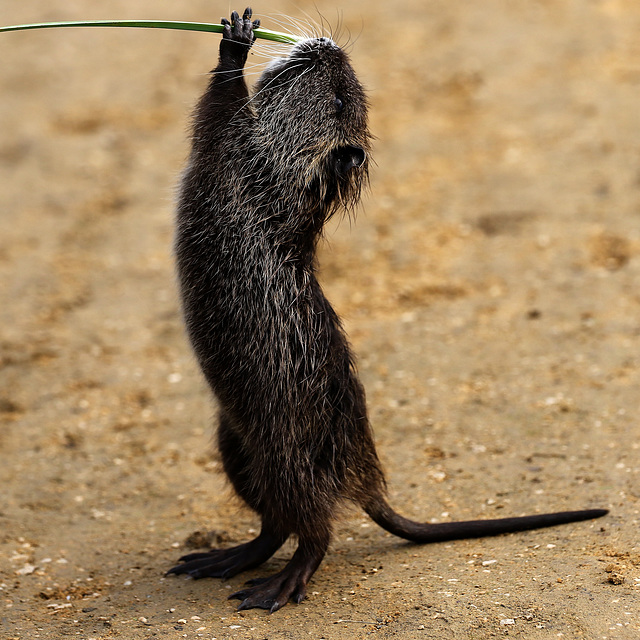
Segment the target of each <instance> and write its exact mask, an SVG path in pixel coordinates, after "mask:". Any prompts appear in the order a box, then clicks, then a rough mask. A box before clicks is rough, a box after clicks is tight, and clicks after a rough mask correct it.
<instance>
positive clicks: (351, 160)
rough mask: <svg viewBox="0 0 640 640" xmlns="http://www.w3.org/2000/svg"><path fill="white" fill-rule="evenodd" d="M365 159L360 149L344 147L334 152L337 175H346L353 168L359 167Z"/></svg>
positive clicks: (350, 146) (364, 154) (362, 150)
mask: <svg viewBox="0 0 640 640" xmlns="http://www.w3.org/2000/svg"><path fill="white" fill-rule="evenodd" d="M366 158H367V154H366V152H365V150H364V149H363V148H362V147H355V146H353V145H346V146H344V147H340V149H338V150H337V152H336V169H337V170H338V173H340V174H342V175H346V174H347V173H348V172H349V171H350V170H351V169H353V168H354V167H360V166H361V165H362V164H363V163H364V161H365V160H366Z"/></svg>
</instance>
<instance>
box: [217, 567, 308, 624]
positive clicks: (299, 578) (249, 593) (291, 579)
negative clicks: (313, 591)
mask: <svg viewBox="0 0 640 640" xmlns="http://www.w3.org/2000/svg"><path fill="white" fill-rule="evenodd" d="M309 577H310V576H308V577H305V572H304V571H303V570H302V568H297V569H296V568H292V567H291V563H289V564H288V565H287V566H286V567H285V568H284V569H283V570H282V571H280V572H278V573H276V574H274V575H272V576H269V577H268V578H256V579H255V580H249V582H247V585H249V586H247V587H245V588H244V589H241V590H240V591H236V592H235V593H233V594H231V595H230V596H229V599H230V600H231V599H235V600H242V602H241V603H240V606H239V607H238V611H242V610H243V609H268V611H269V613H273V612H274V611H277V610H278V609H281V608H282V607H284V605H285V604H287V602H289V600H293V601H294V602H295V603H296V604H300V603H301V602H302V601H303V600H304V598H305V596H306V594H307V583H308V581H309Z"/></svg>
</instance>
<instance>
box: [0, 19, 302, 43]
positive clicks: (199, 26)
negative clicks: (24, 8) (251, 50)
mask: <svg viewBox="0 0 640 640" xmlns="http://www.w3.org/2000/svg"><path fill="white" fill-rule="evenodd" d="M57 27H139V28H142V29H181V30H183V31H207V32H209V33H222V31H223V29H224V27H223V26H222V25H221V24H213V23H209V22H176V21H173V20H89V21H84V22H41V23H36V24H18V25H12V26H8V27H0V32H3V31H23V30H26V29H53V28H57ZM253 33H254V34H255V36H256V38H263V39H264V40H271V41H272V42H284V43H285V44H296V43H297V42H300V40H301V39H302V38H300V37H299V36H292V35H289V34H288V33H280V32H279V31H271V30H269V29H254V30H253Z"/></svg>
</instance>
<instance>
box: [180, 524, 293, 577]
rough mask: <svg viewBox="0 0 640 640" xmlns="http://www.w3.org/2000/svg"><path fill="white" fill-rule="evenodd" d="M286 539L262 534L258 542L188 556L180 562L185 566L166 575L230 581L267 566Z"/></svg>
mask: <svg viewBox="0 0 640 640" xmlns="http://www.w3.org/2000/svg"><path fill="white" fill-rule="evenodd" d="M285 539H286V538H284V539H283V538H281V537H276V536H273V535H271V534H269V533H264V532H262V533H261V534H260V535H259V536H258V537H257V538H255V539H254V540H251V541H250V542H246V543H244V544H240V545H238V546H237V547H231V548H229V549H212V550H211V551H206V552H201V553H189V554H187V555H186V556H182V557H181V558H180V562H181V563H182V564H178V565H176V566H175V567H173V568H171V569H169V571H167V575H169V574H171V573H174V574H176V575H181V574H187V575H189V576H191V577H192V578H194V579H196V580H197V579H199V578H231V577H232V576H235V575H237V574H238V573H240V572H241V571H246V570H247V569H253V568H254V567H258V566H259V565H261V564H262V563H263V562H266V561H267V560H268V559H269V558H270V557H271V556H272V555H273V554H274V553H275V552H276V551H277V550H278V549H279V548H280V547H281V546H282V545H283V544H284V541H285Z"/></svg>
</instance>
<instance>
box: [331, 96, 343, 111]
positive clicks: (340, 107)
mask: <svg viewBox="0 0 640 640" xmlns="http://www.w3.org/2000/svg"><path fill="white" fill-rule="evenodd" d="M333 106H334V107H335V110H336V113H340V112H341V111H342V110H343V109H344V103H343V102H342V98H340V97H339V96H336V99H335V100H334V101H333Z"/></svg>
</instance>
